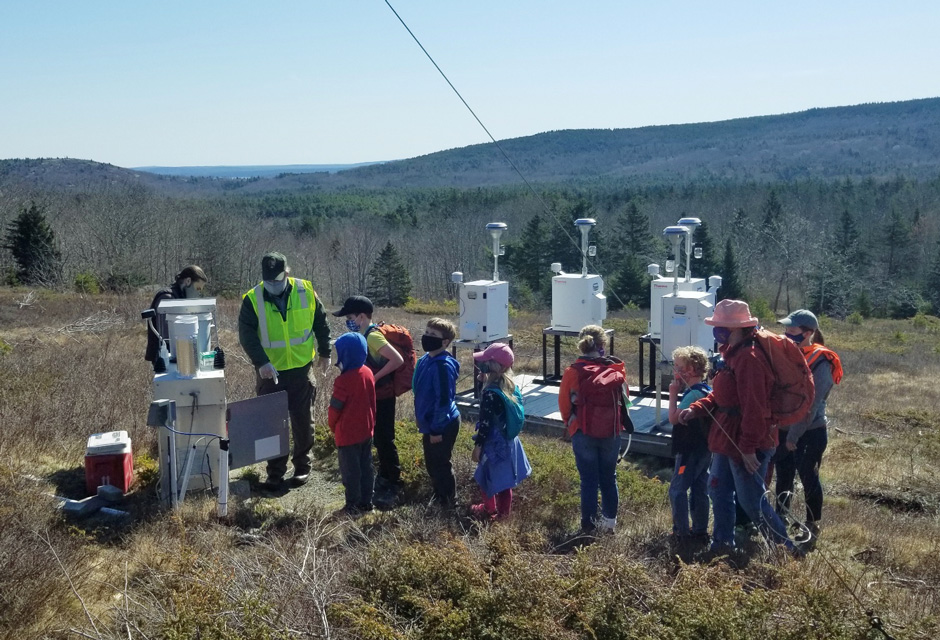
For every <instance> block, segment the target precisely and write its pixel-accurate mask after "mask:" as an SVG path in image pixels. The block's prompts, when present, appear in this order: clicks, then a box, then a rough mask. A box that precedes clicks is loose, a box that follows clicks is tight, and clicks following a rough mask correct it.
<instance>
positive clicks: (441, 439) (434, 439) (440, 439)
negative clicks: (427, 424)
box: [428, 436, 444, 444]
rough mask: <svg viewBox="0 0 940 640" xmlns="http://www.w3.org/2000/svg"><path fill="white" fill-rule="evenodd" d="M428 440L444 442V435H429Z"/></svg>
mask: <svg viewBox="0 0 940 640" xmlns="http://www.w3.org/2000/svg"><path fill="white" fill-rule="evenodd" d="M428 440H430V441H431V444H440V443H442V442H444V436H431V437H430V438H428Z"/></svg>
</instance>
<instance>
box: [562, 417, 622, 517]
mask: <svg viewBox="0 0 940 640" xmlns="http://www.w3.org/2000/svg"><path fill="white" fill-rule="evenodd" d="M571 448H572V450H573V451H574V463H575V465H576V466H577V467H578V474H579V475H580V476H581V528H582V529H592V528H593V527H594V525H595V523H594V520H595V519H596V518H597V490H598V489H600V492H601V514H602V515H603V516H604V517H605V518H611V519H613V518H616V517H617V506H618V505H617V503H618V501H619V500H620V496H619V495H618V492H617V456H618V455H619V453H620V436H619V435H616V436H611V437H609V438H592V437H591V436H586V435H584V434H583V433H581V432H580V431H577V432H575V434H574V435H573V436H571Z"/></svg>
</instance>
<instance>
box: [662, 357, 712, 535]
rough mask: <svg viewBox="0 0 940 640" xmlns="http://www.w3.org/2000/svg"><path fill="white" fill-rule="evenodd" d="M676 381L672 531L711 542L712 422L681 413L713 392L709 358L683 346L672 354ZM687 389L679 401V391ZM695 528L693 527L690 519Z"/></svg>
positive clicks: (672, 391)
mask: <svg viewBox="0 0 940 640" xmlns="http://www.w3.org/2000/svg"><path fill="white" fill-rule="evenodd" d="M672 362H673V379H672V382H670V383H669V422H671V423H672V425H673V431H672V454H673V456H675V468H674V470H673V473H672V481H671V482H670V483H669V502H670V504H671V505H672V532H673V534H674V535H675V536H676V537H677V538H680V539H683V538H684V539H689V538H692V539H697V540H701V541H703V542H707V541H708V467H709V465H710V464H711V459H712V455H711V453H710V452H709V451H708V422H707V421H706V420H704V419H697V420H692V421H690V422H689V424H681V423H680V422H679V412H680V411H682V410H683V409H686V408H688V407H689V405H691V404H692V403H693V402H695V401H696V400H700V399H701V398H704V397H705V396H707V395H708V394H709V393H710V392H711V387H710V386H708V385H707V384H706V383H705V376H706V375H707V374H708V355H707V354H706V353H705V351H704V350H702V349H701V348H699V347H679V348H678V349H676V350H675V351H673V352H672ZM683 389H686V392H685V393H684V394H683V396H682V400H681V401H680V400H679V392H680V391H682V390H683ZM690 515H691V518H692V526H691V527H690V526H689V516H690Z"/></svg>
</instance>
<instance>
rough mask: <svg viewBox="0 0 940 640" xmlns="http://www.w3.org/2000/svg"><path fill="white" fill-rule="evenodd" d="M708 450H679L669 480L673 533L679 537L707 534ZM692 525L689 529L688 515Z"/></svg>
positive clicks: (709, 457) (709, 462) (710, 459)
mask: <svg viewBox="0 0 940 640" xmlns="http://www.w3.org/2000/svg"><path fill="white" fill-rule="evenodd" d="M711 461H712V456H711V454H710V453H709V452H708V451H701V452H697V453H680V454H679V455H677V456H676V466H675V469H674V470H673V473H672V481H671V482H670V483H669V503H670V504H671V505H672V532H673V533H675V534H676V535H677V536H688V535H698V534H702V533H708V467H709V465H710V464H711ZM690 513H691V516H692V528H691V529H690V528H689V515H690Z"/></svg>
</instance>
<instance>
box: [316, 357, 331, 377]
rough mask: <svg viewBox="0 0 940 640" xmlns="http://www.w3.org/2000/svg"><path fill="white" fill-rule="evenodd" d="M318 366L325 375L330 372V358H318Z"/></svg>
mask: <svg viewBox="0 0 940 640" xmlns="http://www.w3.org/2000/svg"><path fill="white" fill-rule="evenodd" d="M317 366H318V367H319V368H320V373H323V374H325V373H326V372H327V371H329V370H330V356H319V357H318V358H317Z"/></svg>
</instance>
